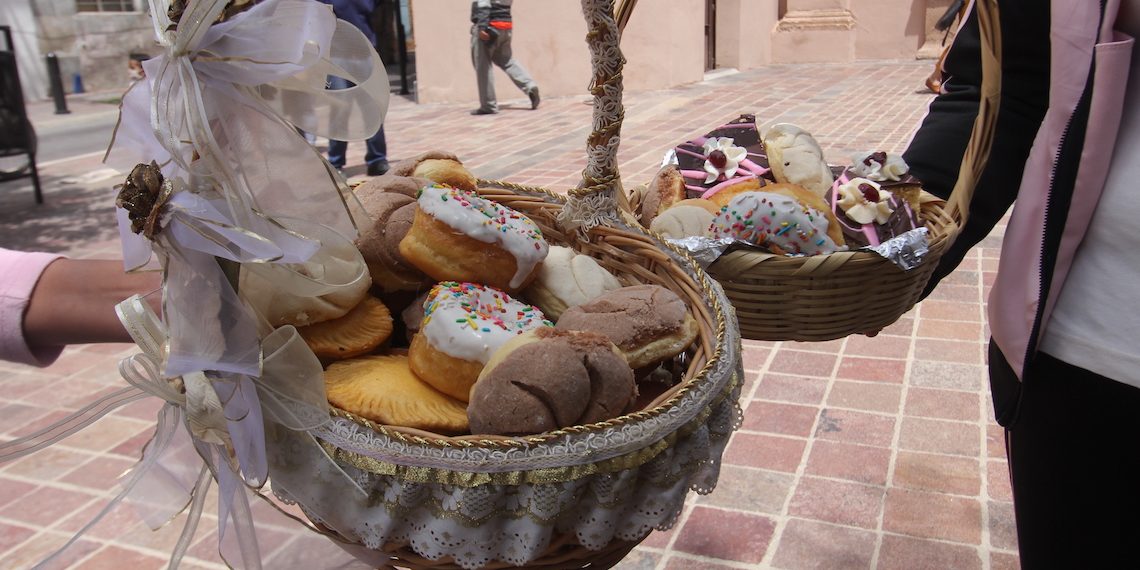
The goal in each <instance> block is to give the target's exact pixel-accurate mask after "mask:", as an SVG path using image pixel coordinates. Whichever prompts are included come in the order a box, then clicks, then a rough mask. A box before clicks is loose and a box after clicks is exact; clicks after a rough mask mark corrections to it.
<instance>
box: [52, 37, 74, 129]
mask: <svg viewBox="0 0 1140 570" xmlns="http://www.w3.org/2000/svg"><path fill="white" fill-rule="evenodd" d="M47 69H48V80H49V81H50V82H51V98H52V100H53V101H55V114H56V115H65V114H67V113H70V112H71V111H68V110H67V97H65V96H64V93H63V77H61V76H60V73H59V58H58V57H56V55H55V52H48V54H47Z"/></svg>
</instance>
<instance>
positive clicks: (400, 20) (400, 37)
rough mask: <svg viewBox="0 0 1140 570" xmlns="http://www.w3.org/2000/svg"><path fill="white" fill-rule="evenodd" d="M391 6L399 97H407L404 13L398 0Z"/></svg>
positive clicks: (406, 46)
mask: <svg viewBox="0 0 1140 570" xmlns="http://www.w3.org/2000/svg"><path fill="white" fill-rule="evenodd" d="M393 4H395V6H396V42H397V46H396V47H397V49H398V50H399V51H400V95H407V94H409V93H411V92H412V91H411V89H409V88H408V38H407V32H405V31H404V11H403V10H402V9H401V8H400V4H401V3H400V1H399V0H397V1H396V2H393Z"/></svg>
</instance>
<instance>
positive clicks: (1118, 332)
mask: <svg viewBox="0 0 1140 570" xmlns="http://www.w3.org/2000/svg"><path fill="white" fill-rule="evenodd" d="M1116 29H1117V30H1118V31H1120V32H1123V33H1125V34H1128V35H1130V36H1132V37H1138V35H1140V0H1124V1H1123V2H1121V3H1120V12H1119V15H1118V16H1117V19H1116ZM1130 67H1131V69H1130V71H1129V76H1128V87H1127V94H1126V95H1125V98H1124V108H1123V112H1122V116H1121V121H1120V131H1119V132H1118V133H1117V136H1116V147H1115V149H1114V150H1113V154H1112V163H1111V166H1110V167H1109V172H1108V178H1107V180H1106V181H1105V186H1104V192H1103V193H1102V194H1101V197H1100V201H1099V202H1098V203H1097V207H1096V211H1095V213H1094V214H1093V218H1092V224H1091V225H1090V227H1089V229H1088V232H1087V233H1086V235H1085V239H1084V241H1082V242H1081V245H1080V247H1079V248H1078V249H1077V253H1076V257H1075V259H1074V261H1073V267H1072V270H1071V271H1070V272H1069V275H1068V277H1067V278H1066V280H1065V284H1064V288H1063V289H1062V290H1061V295H1060V297H1059V298H1058V300H1057V306H1056V307H1055V308H1054V309H1053V312H1052V314H1051V315H1050V317H1049V322H1048V323H1047V325H1046V327H1045V331H1044V335H1043V336H1042V339H1041V347H1040V348H1041V350H1042V351H1043V352H1046V353H1048V354H1050V355H1052V356H1054V357H1056V358H1059V359H1061V360H1063V361H1065V362H1068V363H1070V364H1073V365H1075V366H1079V367H1081V368H1084V369H1086V370H1090V371H1092V372H1095V373H1097V374H1100V375H1101V376H1105V377H1108V378H1112V379H1114V380H1117V381H1119V382H1123V383H1125V384H1130V385H1132V386H1136V387H1140V183H1138V181H1140V54H1138V53H1137V48H1136V46H1133V53H1132V63H1131V66H1130Z"/></svg>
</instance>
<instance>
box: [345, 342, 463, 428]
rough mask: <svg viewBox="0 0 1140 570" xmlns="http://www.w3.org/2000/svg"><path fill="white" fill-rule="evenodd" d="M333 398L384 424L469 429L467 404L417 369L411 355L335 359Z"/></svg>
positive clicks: (352, 409)
mask: <svg viewBox="0 0 1140 570" xmlns="http://www.w3.org/2000/svg"><path fill="white" fill-rule="evenodd" d="M325 390H326V392H327V395H328V401H329V403H330V404H332V405H333V406H336V407H337V408H340V409H342V410H344V411H346V412H349V413H352V414H355V415H357V416H360V417H362V418H365V419H368V420H371V421H374V422H376V423H380V424H387V425H394V426H404V427H410V428H416V429H422V430H427V431H431V432H435V433H439V434H446V435H455V434H461V433H466V432H467V431H468V427H467V425H468V424H467V409H466V406H465V405H464V404H463V403H462V402H459V401H457V400H455V399H453V398H450V397H448V396H446V395H445V394H443V393H441V392H439V391H437V390H435V389H434V388H432V387H431V386H428V385H427V384H425V383H424V382H423V381H421V380H420V379H419V378H417V377H416V376H415V374H412V370H411V368H409V366H408V357H406V356H400V355H385V356H362V357H359V358H352V359H349V360H341V361H339V362H334V363H333V364H331V365H330V366H329V368H328V370H326V371H325Z"/></svg>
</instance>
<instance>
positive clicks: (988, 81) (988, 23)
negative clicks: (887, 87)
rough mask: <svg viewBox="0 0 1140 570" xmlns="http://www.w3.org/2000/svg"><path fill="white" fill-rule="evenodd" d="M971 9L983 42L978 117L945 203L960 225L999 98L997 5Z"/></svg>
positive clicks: (985, 0)
mask: <svg viewBox="0 0 1140 570" xmlns="http://www.w3.org/2000/svg"><path fill="white" fill-rule="evenodd" d="M973 10H975V11H976V12H977V15H978V30H979V32H980V35H981V40H982V42H981V43H982V49H981V52H982V53H981V59H982V85H981V94H980V97H979V101H978V116H977V118H976V119H975V120H974V128H973V130H972V131H971V132H970V141H969V143H968V144H967V145H966V152H965V154H963V155H962V165H961V166H960V167H959V170H958V181H957V182H956V183H955V184H954V190H953V191H952V192H951V193H950V199H949V200H948V204H947V206H948V210H949V214H950V216H951V218H955V217H956V216H955V214H960V215H961V224H962V225H963V226H964V225H965V224H966V218H967V216H968V215H969V213H970V199H971V198H973V196H974V189H975V187H976V186H977V183H978V178H979V177H981V175H982V171H983V170H985V167H986V163H987V162H988V160H989V156H990V148H991V147H992V146H993V140H994V131H995V129H994V127H995V126H996V124H997V115H998V104H999V103H1000V99H1001V28H1000V25H999V19H998V7H997V3H996V2H994V1H993V0H978V1H977V2H975V3H974V6H973Z"/></svg>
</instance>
